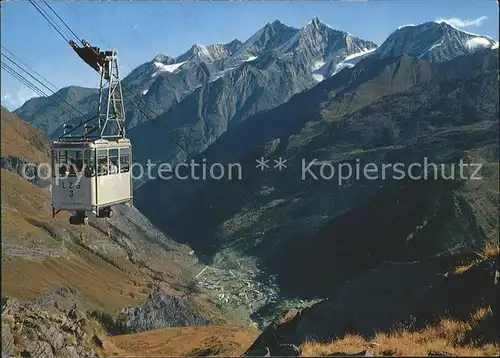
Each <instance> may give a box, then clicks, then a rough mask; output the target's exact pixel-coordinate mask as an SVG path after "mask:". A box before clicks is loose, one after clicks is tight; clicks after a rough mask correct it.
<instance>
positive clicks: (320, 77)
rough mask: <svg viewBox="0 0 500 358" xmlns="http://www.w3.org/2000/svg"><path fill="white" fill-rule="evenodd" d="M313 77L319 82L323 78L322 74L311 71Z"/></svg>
mask: <svg viewBox="0 0 500 358" xmlns="http://www.w3.org/2000/svg"><path fill="white" fill-rule="evenodd" d="M313 78H314V80H315V81H317V82H321V81H323V80H324V79H325V77H324V76H323V75H320V74H318V73H313Z"/></svg>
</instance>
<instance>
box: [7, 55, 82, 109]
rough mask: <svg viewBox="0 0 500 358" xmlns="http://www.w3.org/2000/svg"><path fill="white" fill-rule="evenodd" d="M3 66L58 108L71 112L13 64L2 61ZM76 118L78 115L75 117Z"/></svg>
mask: <svg viewBox="0 0 500 358" xmlns="http://www.w3.org/2000/svg"><path fill="white" fill-rule="evenodd" d="M1 65H2V68H3V69H4V70H5V71H7V73H9V74H10V75H11V76H12V77H14V78H15V79H17V80H18V81H19V82H21V83H23V84H24V85H25V86H26V87H28V88H29V89H31V90H32V91H33V92H35V93H36V94H38V95H39V96H41V97H46V98H47V99H49V100H50V101H51V102H52V103H53V104H54V106H55V107H56V108H60V109H62V112H63V113H67V114H70V111H69V110H68V109H67V108H64V107H63V106H61V105H60V104H59V103H58V102H57V101H55V100H54V99H53V98H52V97H51V96H48V95H47V94H46V93H45V92H44V91H43V90H42V89H40V88H39V87H38V86H37V85H35V84H34V83H33V82H31V81H30V80H29V79H27V78H26V77H25V76H23V75H22V74H20V73H19V72H17V71H16V70H15V69H13V68H12V67H11V66H9V65H8V64H6V63H5V62H2V64H1ZM75 118H76V117H75Z"/></svg>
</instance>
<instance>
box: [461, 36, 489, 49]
mask: <svg viewBox="0 0 500 358" xmlns="http://www.w3.org/2000/svg"><path fill="white" fill-rule="evenodd" d="M465 46H467V48H468V49H469V50H475V49H477V48H481V47H491V42H490V41H489V40H488V39H485V38H484V37H475V38H472V39H470V40H468V41H467V42H466V43H465Z"/></svg>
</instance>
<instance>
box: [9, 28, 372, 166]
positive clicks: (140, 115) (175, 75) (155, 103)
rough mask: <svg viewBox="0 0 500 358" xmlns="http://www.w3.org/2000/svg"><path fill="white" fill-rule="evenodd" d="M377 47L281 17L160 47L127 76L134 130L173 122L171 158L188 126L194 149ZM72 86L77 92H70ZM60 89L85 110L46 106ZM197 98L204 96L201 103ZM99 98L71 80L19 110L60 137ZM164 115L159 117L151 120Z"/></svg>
mask: <svg viewBox="0 0 500 358" xmlns="http://www.w3.org/2000/svg"><path fill="white" fill-rule="evenodd" d="M375 47H376V45H375V44H373V43H372V42H369V41H364V40H361V39H358V38H356V37H355V36H352V35H350V34H347V33H345V32H342V31H338V30H334V29H332V28H330V27H329V26H327V25H325V24H323V23H321V22H320V21H319V20H318V19H317V18H315V19H313V20H312V21H311V22H310V23H309V24H307V25H305V26H304V27H303V28H301V29H295V28H292V27H289V26H286V25H284V24H282V23H281V22H279V21H275V22H273V23H269V24H267V25H265V26H264V27H263V28H262V29H261V30H259V31H258V32H257V33H255V34H254V35H253V36H251V37H250V38H249V39H248V40H247V41H245V42H244V43H241V42H240V41H238V40H234V41H232V42H230V43H228V44H213V45H210V46H202V45H198V44H196V45H194V46H193V47H192V48H191V49H189V50H188V51H187V52H186V53H184V54H182V55H180V56H179V57H177V58H171V57H168V56H164V55H158V56H156V57H155V58H154V59H153V60H152V61H150V62H148V63H145V64H143V65H141V66H139V67H138V68H136V69H135V70H133V71H132V72H131V73H130V74H129V75H128V76H127V77H126V78H125V79H124V80H123V88H124V89H123V90H124V95H125V98H126V99H127V103H128V105H127V106H126V108H127V114H126V116H127V126H128V128H129V129H132V128H134V130H133V131H131V132H130V136H131V137H132V139H135V140H138V141H140V140H141V139H143V138H148V137H149V136H150V135H154V134H157V133H158V132H159V133H163V131H162V129H163V128H162V126H168V127H169V128H170V129H169V132H170V131H171V130H175V132H176V135H175V136H174V140H172V138H170V137H168V140H167V141H166V144H167V148H164V146H159V148H158V149H156V151H157V152H162V151H164V152H165V153H167V155H165V156H164V157H163V158H162V159H164V160H171V159H172V158H171V157H170V156H169V155H168V153H170V151H172V150H173V151H176V152H179V149H178V148H170V147H169V146H172V147H175V146H176V145H177V144H175V143H174V142H175V139H177V140H179V138H178V137H181V138H182V136H181V135H182V134H183V133H185V132H192V133H193V137H194V140H193V141H192V142H196V143H197V142H198V141H199V138H198V137H202V138H203V140H202V142H201V143H200V144H199V145H198V144H196V145H194V144H191V143H189V144H188V145H187V147H189V150H188V151H189V152H195V153H196V152H199V151H200V150H202V149H204V148H205V147H206V146H207V145H208V144H210V143H212V142H213V141H214V140H215V139H216V138H217V137H218V136H219V135H220V134H221V133H223V132H224V131H225V130H226V129H227V126H228V123H229V122H230V121H233V120H234V122H238V121H240V120H242V119H244V118H247V117H248V116H250V115H252V114H254V113H257V112H258V111H262V110H267V109H270V108H273V107H275V106H277V105H280V104H281V103H284V102H286V101H287V100H288V99H289V98H290V97H291V96H292V95H294V94H295V93H298V92H301V91H302V90H304V89H306V88H309V87H311V86H312V85H314V84H315V83H316V82H317V81H318V80H321V79H323V78H324V77H325V76H328V75H331V74H333V73H334V72H336V71H337V70H338V68H337V67H336V66H337V64H339V63H340V62H341V61H342V60H344V59H346V58H348V57H352V56H356V55H357V54H358V53H361V52H366V51H368V52H369V51H372V50H374V49H375ZM336 68H337V70H336ZM68 91H70V92H75V93H78V96H76V95H74V96H73V97H71V96H68V95H66V92H68ZM59 97H60V98H64V99H65V100H67V101H68V102H70V103H71V105H72V106H73V107H74V108H75V109H76V110H78V113H77V114H75V115H74V116H73V117H74V119H72V120H71V116H69V115H68V114H67V113H66V114H64V113H62V112H61V110H58V109H57V108H53V109H52V110H51V111H48V110H46V107H48V106H51V105H52V106H53V105H54V101H56V100H57V99H58V98H59ZM75 97H78V98H75ZM214 101H217V104H215V103H213V102H214ZM193 103H197V106H196V107H195V108H193ZM96 106H97V96H96V94H95V91H92V90H87V89H79V88H76V87H70V88H68V89H63V90H61V91H59V92H58V93H57V94H56V95H55V96H52V97H51V98H48V99H41V98H38V99H33V100H32V101H31V102H29V103H26V104H25V105H23V106H22V107H21V108H20V109H18V110H17V111H16V112H15V113H16V114H17V115H19V116H22V117H23V118H25V119H26V120H27V121H28V122H29V123H31V124H33V125H34V126H35V127H37V128H41V129H42V130H44V131H45V133H47V134H48V135H49V137H51V138H53V137H56V136H58V135H60V134H61V131H62V129H61V124H62V123H65V122H67V121H68V120H71V123H78V122H79V121H80V120H81V119H82V118H83V117H85V116H86V117H89V116H92V115H93V112H95V108H96ZM66 107H68V105H66ZM186 108H189V110H186ZM82 114H83V115H84V116H83V117H82ZM158 116H160V118H159V119H160V120H159V121H155V122H154V123H153V124H151V123H149V124H148V123H146V122H148V121H149V119H150V118H155V117H158ZM179 119H180V122H179ZM172 123H174V124H172ZM141 124H144V126H142V127H141V126H140V125H141ZM135 127H137V128H135ZM200 127H201V128H200ZM163 134H165V133H163ZM177 134H178V135H177ZM175 137H177V138H175ZM163 142H165V141H163ZM207 143H208V144H207ZM136 148H137V151H136V154H138V155H139V157H143V156H145V155H146V153H149V152H150V151H151V150H150V148H144V149H143V148H142V142H139V144H138V145H137V147H136Z"/></svg>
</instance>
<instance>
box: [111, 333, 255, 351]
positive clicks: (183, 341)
mask: <svg viewBox="0 0 500 358" xmlns="http://www.w3.org/2000/svg"><path fill="white" fill-rule="evenodd" d="M258 334H259V331H258V330H257V329H255V328H250V327H241V326H232V325H221V326H203V327H174V328H165V329H160V330H155V331H149V332H142V333H136V334H126V335H120V336H115V337H110V338H109V339H108V340H107V342H106V343H105V344H104V349H105V352H106V353H107V354H108V355H120V356H125V355H127V356H139V355H141V356H157V357H158V356H169V357H174V356H184V355H188V356H201V355H203V356H205V355H210V356H216V355H220V356H232V357H235V356H240V355H242V354H243V353H244V351H245V350H246V349H247V348H248V347H249V346H250V345H251V344H252V342H253V341H254V340H255V338H257V336H258Z"/></svg>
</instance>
